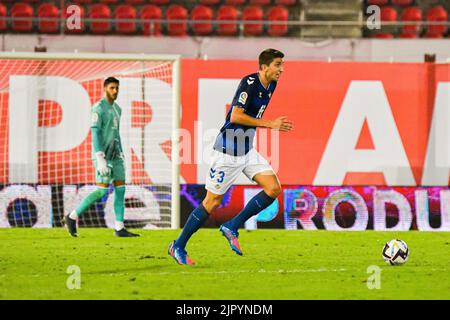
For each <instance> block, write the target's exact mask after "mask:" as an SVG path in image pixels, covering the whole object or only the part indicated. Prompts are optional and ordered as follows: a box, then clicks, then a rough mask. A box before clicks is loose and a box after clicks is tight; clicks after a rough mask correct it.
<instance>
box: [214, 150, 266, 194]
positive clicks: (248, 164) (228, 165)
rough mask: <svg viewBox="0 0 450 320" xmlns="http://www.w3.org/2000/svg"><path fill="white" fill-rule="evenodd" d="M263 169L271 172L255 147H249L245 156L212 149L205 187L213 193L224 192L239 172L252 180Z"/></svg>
mask: <svg viewBox="0 0 450 320" xmlns="http://www.w3.org/2000/svg"><path fill="white" fill-rule="evenodd" d="M264 171H272V172H273V169H272V167H271V165H270V164H269V162H267V160H266V159H265V158H264V157H263V156H261V155H260V154H259V153H258V152H257V151H256V150H255V149H251V150H250V151H249V152H248V153H247V154H246V155H245V156H238V157H235V156H231V155H229V154H226V153H222V152H219V151H216V150H213V156H212V159H211V164H210V166H209V170H208V172H207V174H206V186H205V188H206V190H209V191H211V192H212V193H214V194H224V193H225V192H227V190H228V189H229V188H230V187H231V185H232V184H233V183H234V181H236V179H237V178H238V176H239V175H240V174H241V172H243V173H244V174H245V175H246V176H247V178H249V179H250V180H253V177H254V176H255V175H256V174H258V173H261V172H264Z"/></svg>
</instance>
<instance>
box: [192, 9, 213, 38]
mask: <svg viewBox="0 0 450 320" xmlns="http://www.w3.org/2000/svg"><path fill="white" fill-rule="evenodd" d="M212 18H213V13H212V10H211V8H209V7H207V6H204V5H198V6H196V7H195V8H194V9H192V11H191V20H192V21H193V22H195V21H198V20H208V21H211V20H212ZM212 29H213V27H212V23H211V22H208V23H193V24H192V30H193V31H194V33H195V34H196V35H209V34H211V33H212Z"/></svg>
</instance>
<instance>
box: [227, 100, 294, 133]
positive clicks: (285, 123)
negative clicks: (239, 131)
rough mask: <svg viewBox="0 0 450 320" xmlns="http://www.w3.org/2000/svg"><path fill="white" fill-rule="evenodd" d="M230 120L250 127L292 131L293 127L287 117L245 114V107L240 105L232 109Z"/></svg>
mask: <svg viewBox="0 0 450 320" xmlns="http://www.w3.org/2000/svg"><path fill="white" fill-rule="evenodd" d="M230 122H231V123H237V124H240V125H244V126H249V127H262V128H270V129H275V130H280V131H291V130H292V129H293V123H292V121H290V120H288V118H287V117H284V116H283V117H279V118H276V119H275V120H265V119H257V118H253V117H251V116H249V115H247V114H245V109H244V108H241V107H239V106H237V107H234V108H233V110H232V111H231V118H230Z"/></svg>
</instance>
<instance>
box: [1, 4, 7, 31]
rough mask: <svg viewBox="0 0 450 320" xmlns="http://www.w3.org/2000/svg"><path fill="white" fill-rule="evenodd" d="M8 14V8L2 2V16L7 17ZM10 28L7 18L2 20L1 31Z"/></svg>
mask: <svg viewBox="0 0 450 320" xmlns="http://www.w3.org/2000/svg"><path fill="white" fill-rule="evenodd" d="M7 15H8V10H6V7H5V5H4V4H2V3H0V18H6V17H7ZM7 28H8V25H7V24H6V20H0V32H3V31H5V30H6V29H7Z"/></svg>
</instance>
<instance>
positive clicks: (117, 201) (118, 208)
mask: <svg viewBox="0 0 450 320" xmlns="http://www.w3.org/2000/svg"><path fill="white" fill-rule="evenodd" d="M124 202H125V186H124V185H122V186H118V187H114V213H115V215H116V225H115V228H116V230H117V231H119V230H121V229H123V216H124V211H125V203H124ZM118 222H121V223H122V224H121V228H120V229H117V228H118V227H120V225H119V224H117V223H118Z"/></svg>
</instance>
